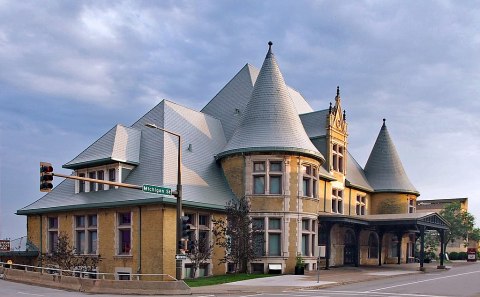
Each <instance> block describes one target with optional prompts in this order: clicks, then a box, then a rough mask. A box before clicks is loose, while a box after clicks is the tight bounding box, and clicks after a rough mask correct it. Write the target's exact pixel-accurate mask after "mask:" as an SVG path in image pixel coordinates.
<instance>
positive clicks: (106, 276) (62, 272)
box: [0, 262, 177, 281]
mask: <svg viewBox="0 0 480 297" xmlns="http://www.w3.org/2000/svg"><path fill="white" fill-rule="evenodd" d="M0 267H4V268H12V269H17V270H24V271H30V272H38V273H41V274H52V275H58V276H74V277H80V278H91V279H103V280H137V281H176V280H177V279H176V278H174V277H173V276H171V275H169V274H164V273H128V274H126V273H124V272H122V273H105V272H95V271H84V270H81V269H79V270H66V269H59V268H55V267H39V266H31V265H23V264H15V263H11V264H10V263H6V262H0ZM126 276H128V278H126Z"/></svg>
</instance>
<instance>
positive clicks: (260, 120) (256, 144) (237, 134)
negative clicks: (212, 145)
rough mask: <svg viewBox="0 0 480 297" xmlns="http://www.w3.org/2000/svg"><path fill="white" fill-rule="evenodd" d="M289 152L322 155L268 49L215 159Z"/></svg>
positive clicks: (315, 156) (318, 157)
mask: <svg viewBox="0 0 480 297" xmlns="http://www.w3.org/2000/svg"><path fill="white" fill-rule="evenodd" d="M252 151H254V152H292V153H297V154H301V155H306V156H309V157H312V158H315V159H318V160H321V161H324V160H325V158H324V157H323V156H322V154H321V153H320V152H319V151H318V150H317V149H316V148H315V146H314V145H313V144H312V142H311V141H310V139H309V138H308V136H307V134H306V132H305V130H304V128H303V125H302V122H301V121H300V118H299V116H298V111H297V110H296V108H295V104H294V102H293V100H292V98H291V96H290V94H289V91H288V88H287V86H286V84H285V81H284V79H283V76H282V73H281V72H280V69H279V67H278V65H277V62H276V60H275V57H274V55H273V52H272V51H271V44H270V49H269V51H268V53H267V56H266V57H265V61H264V63H263V65H262V68H261V69H260V73H259V75H258V78H257V80H256V82H255V86H254V88H253V91H252V96H251V99H250V101H249V102H248V104H247V106H246V108H245V111H244V112H243V114H242V116H241V119H240V122H239V124H238V126H237V127H236V129H235V131H234V133H233V135H232V137H231V139H230V140H229V141H228V144H227V145H226V146H225V148H224V149H223V150H222V151H221V152H220V153H219V154H218V155H217V160H218V159H221V158H223V157H226V156H228V155H232V154H238V153H244V152H252Z"/></svg>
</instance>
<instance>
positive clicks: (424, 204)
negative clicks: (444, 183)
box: [417, 198, 478, 252]
mask: <svg viewBox="0 0 480 297" xmlns="http://www.w3.org/2000/svg"><path fill="white" fill-rule="evenodd" d="M454 202H459V203H460V207H461V209H462V210H464V211H468V198H449V199H421V200H417V212H436V213H441V211H442V210H444V209H445V207H446V206H447V205H448V204H450V203H454ZM477 245H478V243H477V242H476V241H475V242H469V241H468V240H464V239H463V238H456V239H455V240H454V241H453V242H449V243H448V244H447V252H466V251H467V247H477ZM439 250H440V249H439Z"/></svg>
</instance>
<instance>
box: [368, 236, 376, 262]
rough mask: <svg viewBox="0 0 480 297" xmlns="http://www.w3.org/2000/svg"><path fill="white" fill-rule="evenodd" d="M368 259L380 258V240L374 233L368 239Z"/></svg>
mask: <svg viewBox="0 0 480 297" xmlns="http://www.w3.org/2000/svg"><path fill="white" fill-rule="evenodd" d="M368 258H369V259H376V258H378V238H377V236H376V235H375V233H373V232H372V233H370V236H369V237H368Z"/></svg>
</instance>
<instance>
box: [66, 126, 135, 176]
mask: <svg viewBox="0 0 480 297" xmlns="http://www.w3.org/2000/svg"><path fill="white" fill-rule="evenodd" d="M140 137H141V132H140V130H137V129H134V128H128V127H125V126H122V125H116V126H115V127H113V128H112V129H110V131H108V132H107V133H105V134H104V135H103V136H102V137H100V138H99V139H98V140H97V141H95V142H94V143H93V144H92V145H90V146H89V147H88V148H87V149H85V150H84V151H83V152H81V153H80V154H79V155H78V156H76V157H75V158H74V159H73V160H71V161H70V162H68V163H66V164H64V165H63V167H64V168H68V169H77V168H82V167H92V166H97V165H102V164H106V163H113V162H122V163H127V164H134V165H137V164H138V162H139V152H140Z"/></svg>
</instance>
